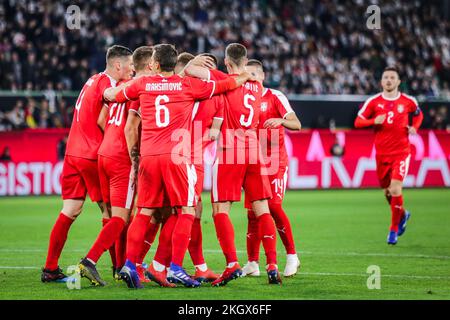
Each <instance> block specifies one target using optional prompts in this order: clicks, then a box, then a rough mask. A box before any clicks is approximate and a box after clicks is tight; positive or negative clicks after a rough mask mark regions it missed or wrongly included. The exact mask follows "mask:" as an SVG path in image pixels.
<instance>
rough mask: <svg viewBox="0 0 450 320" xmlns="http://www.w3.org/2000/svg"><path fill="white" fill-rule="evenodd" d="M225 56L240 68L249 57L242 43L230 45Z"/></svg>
mask: <svg viewBox="0 0 450 320" xmlns="http://www.w3.org/2000/svg"><path fill="white" fill-rule="evenodd" d="M225 56H226V57H227V58H228V59H229V60H231V62H233V63H234V64H235V65H237V66H240V65H241V64H242V60H243V59H244V58H246V57H247V49H246V48H245V47H244V46H243V45H242V44H240V43H230V44H229V45H228V46H227V48H226V49H225Z"/></svg>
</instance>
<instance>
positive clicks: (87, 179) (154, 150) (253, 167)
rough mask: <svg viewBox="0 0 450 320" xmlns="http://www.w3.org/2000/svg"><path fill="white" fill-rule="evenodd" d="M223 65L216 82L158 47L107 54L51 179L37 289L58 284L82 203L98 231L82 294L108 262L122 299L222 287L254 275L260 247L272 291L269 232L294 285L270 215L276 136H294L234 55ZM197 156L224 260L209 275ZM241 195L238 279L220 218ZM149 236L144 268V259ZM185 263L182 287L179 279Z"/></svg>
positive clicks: (253, 72) (283, 222)
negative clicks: (207, 174) (56, 206)
mask: <svg viewBox="0 0 450 320" xmlns="http://www.w3.org/2000/svg"><path fill="white" fill-rule="evenodd" d="M224 62H225V66H226V68H227V71H228V73H223V72H221V71H219V70H217V66H218V61H217V58H216V57H215V56H214V55H212V54H207V53H205V54H201V55H198V56H196V57H194V56H193V55H191V54H189V53H182V54H180V55H178V53H177V51H176V49H175V47H174V46H173V45H170V44H158V45H155V46H143V47H139V48H137V49H136V50H135V51H134V52H132V51H131V50H129V49H128V48H125V47H122V46H117V45H115V46H113V47H111V48H109V49H108V51H107V55H106V70H105V71H104V72H102V73H99V74H96V75H94V76H92V77H91V78H90V79H89V80H88V81H87V82H86V84H85V85H84V87H83V89H82V90H81V92H80V94H79V97H78V100H77V102H76V105H75V113H74V117H73V123H72V126H71V130H70V133H69V138H68V141H67V148H66V156H65V159H64V166H63V172H62V176H61V185H62V197H63V209H62V211H61V213H60V215H59V216H58V219H57V221H56V223H55V225H54V227H53V229H52V231H51V234H50V243H49V249H48V255H47V261H46V264H45V267H44V268H43V271H42V275H41V280H42V281H43V282H51V281H66V280H67V277H66V275H65V274H64V273H63V272H62V270H61V269H60V268H59V265H58V260H59V257H60V254H61V252H62V249H63V247H64V243H65V242H66V239H67V234H68V231H69V229H70V226H71V225H72V223H73V221H74V220H75V219H76V217H77V216H78V215H79V214H80V213H81V211H82V207H83V203H84V201H85V197H86V194H89V196H90V198H91V200H92V201H94V202H97V203H98V205H99V207H100V210H101V211H102V214H103V228H102V230H101V231H100V234H99V235H98V237H97V239H96V241H95V243H94V244H93V246H92V247H91V249H90V250H89V252H88V253H87V255H86V256H85V258H83V259H82V260H81V261H80V263H79V265H78V267H79V272H80V275H81V276H83V277H86V278H88V279H89V280H90V281H91V283H92V284H94V285H99V286H103V285H105V284H106V282H105V281H104V280H103V279H102V278H101V276H100V274H99V272H98V271H97V269H96V263H97V261H98V260H99V258H100V257H101V255H102V254H103V253H104V252H105V251H107V250H109V252H110V255H111V260H112V263H113V275H114V277H115V278H116V279H118V280H124V281H125V282H126V284H127V286H128V287H129V288H142V283H143V282H148V281H154V282H156V283H157V284H159V285H160V286H163V287H174V286H176V284H182V285H184V286H186V287H198V286H200V285H201V283H202V282H210V283H211V284H212V286H223V285H226V284H227V283H228V282H229V281H230V280H233V279H237V278H239V277H242V276H245V275H252V276H259V275H260V269H259V263H258V261H259V248H260V245H261V243H262V245H263V247H264V250H265V253H266V271H267V276H268V282H269V283H270V284H281V282H282V280H281V276H280V272H279V271H278V266H277V251H276V240H277V235H276V233H277V229H278V230H279V234H280V236H281V239H282V241H283V244H284V245H285V247H286V251H287V259H286V267H285V270H284V276H285V277H289V276H293V275H295V274H296V273H297V271H298V268H299V267H300V260H299V258H298V255H297V252H296V249H295V244H294V240H293V235H292V228H291V225H290V222H289V219H288V217H287V215H286V213H285V212H284V211H283V209H282V206H281V203H282V200H283V198H284V192H285V186H286V176H287V175H286V174H287V153H286V149H285V146H284V128H285V127H286V128H288V129H291V130H299V129H300V127H301V125H300V121H299V120H298V118H297V116H296V115H295V112H294V111H293V110H292V108H291V106H290V104H289V102H288V100H287V98H286V97H285V96H284V95H283V94H282V93H281V92H279V91H277V90H273V89H268V88H264V87H263V81H264V72H263V65H262V63H261V62H260V61H258V60H248V59H247V50H246V48H245V47H244V46H243V45H241V44H238V43H232V44H230V45H228V46H227V48H226V51H225V60H224ZM133 75H134V78H133V79H132V77H133ZM206 154H209V155H210V156H209V158H212V159H213V164H212V191H211V199H212V203H213V208H212V212H213V219H214V225H215V230H216V234H217V239H218V241H219V244H220V247H221V248H222V251H223V254H224V256H225V259H226V267H225V270H224V271H223V272H222V273H221V274H220V275H218V274H215V273H214V272H213V271H212V270H211V269H210V268H208V266H207V264H206V262H205V259H204V256H203V248H202V230H201V223H200V219H201V215H202V202H201V192H202V189H203V180H204V166H205V165H207V163H206V161H205V160H206V157H205V155H206ZM242 189H244V191H245V201H246V208H247V209H248V221H249V223H248V233H247V247H248V259H249V260H248V263H247V264H246V265H245V266H244V267H243V268H241V266H240V265H239V262H238V258H237V254H236V247H235V239H234V228H233V224H232V222H231V220H230V217H229V213H230V209H231V204H232V203H233V202H236V201H240V199H241V190H242ZM136 193H137V203H136V208H137V212H136V214H135V215H134V216H133V215H132V211H133V207H134V199H135V195H136ZM159 229H160V235H159V241H158V247H157V249H156V253H155V256H154V258H153V260H152V262H151V263H150V264H149V265H148V266H147V265H146V264H144V258H145V256H146V254H147V252H148V250H149V249H150V246H151V244H152V243H153V240H154V239H155V237H156V234H157V232H158V230H159ZM186 251H189V254H190V256H191V258H192V262H193V264H194V266H195V274H194V275H188V274H187V273H186V271H185V270H184V268H183V260H184V256H185V254H186Z"/></svg>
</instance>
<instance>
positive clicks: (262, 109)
mask: <svg viewBox="0 0 450 320" xmlns="http://www.w3.org/2000/svg"><path fill="white" fill-rule="evenodd" d="M261 111H262V112H266V111H267V102H261Z"/></svg>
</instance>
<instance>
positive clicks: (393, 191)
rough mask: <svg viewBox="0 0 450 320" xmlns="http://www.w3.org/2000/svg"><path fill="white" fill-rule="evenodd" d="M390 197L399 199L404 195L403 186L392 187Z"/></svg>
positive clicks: (395, 185)
mask: <svg viewBox="0 0 450 320" xmlns="http://www.w3.org/2000/svg"><path fill="white" fill-rule="evenodd" d="M389 195H391V196H393V197H398V196H401V195H402V186H401V185H398V184H394V185H391V186H390V187H389Z"/></svg>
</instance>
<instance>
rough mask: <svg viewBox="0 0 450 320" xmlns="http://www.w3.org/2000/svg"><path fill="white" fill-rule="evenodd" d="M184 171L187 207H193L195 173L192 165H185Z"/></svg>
mask: <svg viewBox="0 0 450 320" xmlns="http://www.w3.org/2000/svg"><path fill="white" fill-rule="evenodd" d="M186 170H187V174H188V203H187V206H188V207H192V206H193V205H194V200H195V184H196V182H197V172H196V171H195V167H194V165H193V164H191V165H189V164H187V163H186Z"/></svg>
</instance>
